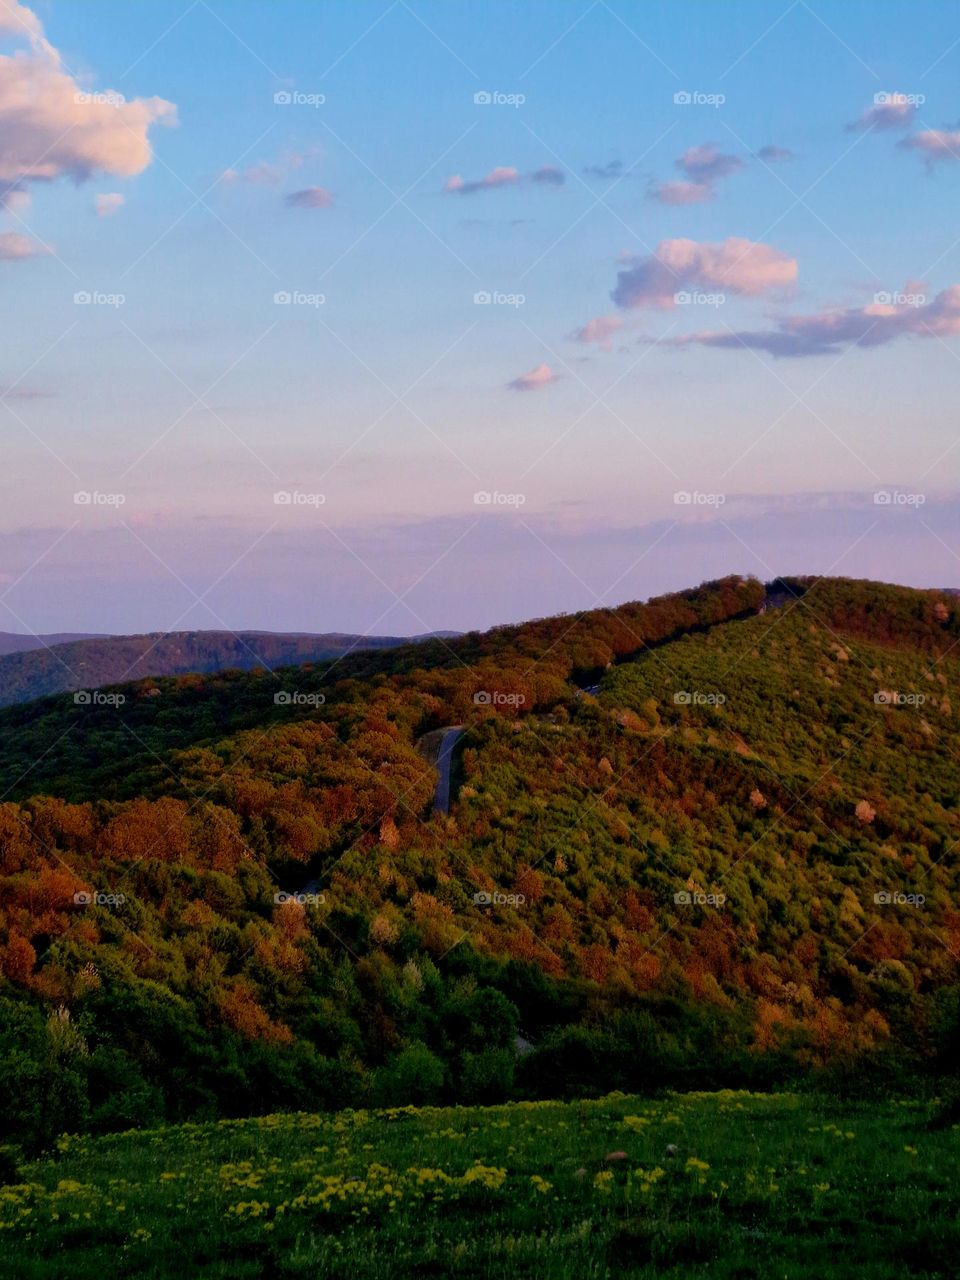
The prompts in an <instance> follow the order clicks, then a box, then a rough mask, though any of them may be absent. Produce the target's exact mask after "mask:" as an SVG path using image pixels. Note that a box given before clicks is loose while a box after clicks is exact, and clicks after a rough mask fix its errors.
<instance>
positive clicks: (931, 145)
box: [898, 129, 960, 164]
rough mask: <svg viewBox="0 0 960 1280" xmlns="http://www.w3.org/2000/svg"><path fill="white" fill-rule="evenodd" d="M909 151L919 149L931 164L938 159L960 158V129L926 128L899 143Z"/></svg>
mask: <svg viewBox="0 0 960 1280" xmlns="http://www.w3.org/2000/svg"><path fill="white" fill-rule="evenodd" d="M898 145H899V146H901V147H903V148H905V149H906V150H907V151H919V152H921V153H922V154H923V155H924V156H925V157H926V159H927V162H928V163H929V164H934V163H935V162H936V161H937V160H960V129H925V130H924V131H923V133H914V134H912V135H911V136H910V137H909V138H904V139H903V140H902V142H900V143H899V144H898Z"/></svg>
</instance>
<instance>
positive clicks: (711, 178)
mask: <svg viewBox="0 0 960 1280" xmlns="http://www.w3.org/2000/svg"><path fill="white" fill-rule="evenodd" d="M677 168H678V169H679V170H680V171H681V172H682V173H685V174H686V175H687V177H688V178H689V179H690V180H691V181H692V182H717V181H718V180H719V179H720V178H726V177H728V176H729V175H730V174H731V173H736V172H737V171H738V170H739V169H742V168H743V161H742V160H741V159H740V158H739V156H729V155H724V154H723V152H722V151H720V150H718V149H717V147H715V146H714V144H713V143H712V142H704V143H702V144H701V145H700V146H699V147H688V148H687V150H686V151H685V152H684V153H683V155H682V156H681V157H680V159H679V160H678V161H677Z"/></svg>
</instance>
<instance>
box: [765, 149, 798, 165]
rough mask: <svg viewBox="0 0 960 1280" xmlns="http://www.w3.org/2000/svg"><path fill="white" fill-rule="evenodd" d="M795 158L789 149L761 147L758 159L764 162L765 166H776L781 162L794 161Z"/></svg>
mask: <svg viewBox="0 0 960 1280" xmlns="http://www.w3.org/2000/svg"><path fill="white" fill-rule="evenodd" d="M793 158H794V156H793V152H792V151H790V150H789V149H788V148H787V147H775V146H773V145H769V146H766V147H761V148H760V150H759V151H758V152H757V159H758V160H762V161H763V162H764V164H776V163H777V162H779V161H780V160H792V159H793Z"/></svg>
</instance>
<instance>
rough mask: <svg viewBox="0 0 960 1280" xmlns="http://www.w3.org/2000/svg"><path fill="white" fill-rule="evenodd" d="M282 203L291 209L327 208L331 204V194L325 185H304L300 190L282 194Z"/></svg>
mask: <svg viewBox="0 0 960 1280" xmlns="http://www.w3.org/2000/svg"><path fill="white" fill-rule="evenodd" d="M284 203H285V204H286V205H287V206H288V207H289V208H291V209H329V208H331V207H332V205H333V194H332V192H330V191H328V190H327V189H326V187H304V189H303V190H302V191H291V192H290V194H289V195H287V196H284Z"/></svg>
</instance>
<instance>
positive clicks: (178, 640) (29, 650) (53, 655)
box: [0, 631, 409, 707]
mask: <svg viewBox="0 0 960 1280" xmlns="http://www.w3.org/2000/svg"><path fill="white" fill-rule="evenodd" d="M408 643H409V641H408V640H405V639H403V638H401V637H399V636H354V635H341V634H339V633H334V634H330V635H309V634H303V635H301V634H292V635H285V634H283V633H281V632H271V631H239V632H236V633H234V632H231V631H170V632H157V633H155V634H148V635H139V636H62V637H59V636H17V635H11V634H10V633H3V634H0V707H6V706H11V705H13V704H14V703H18V702H30V701H32V700H33V699H34V698H42V697H44V696H45V695H47V694H52V693H60V692H63V691H65V690H71V691H72V690H75V689H97V688H101V687H102V686H103V685H107V684H118V683H120V682H121V681H130V680H138V679H142V678H143V677H144V676H170V675H185V674H187V673H189V672H201V673H208V672H213V671H223V670H225V669H228V668H229V669H234V668H235V669H237V670H243V671H249V670H251V669H252V668H254V667H265V668H267V669H269V668H272V667H277V666H289V665H290V664H291V663H298V662H316V661H323V660H326V659H331V658H338V657H340V656H341V655H343V654H346V653H351V652H353V651H354V650H356V649H392V648H396V647H397V646H398V645H403V644H408Z"/></svg>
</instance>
